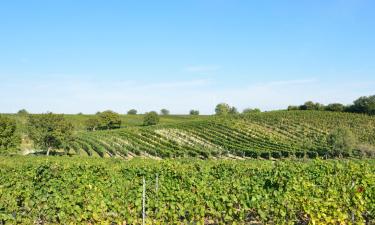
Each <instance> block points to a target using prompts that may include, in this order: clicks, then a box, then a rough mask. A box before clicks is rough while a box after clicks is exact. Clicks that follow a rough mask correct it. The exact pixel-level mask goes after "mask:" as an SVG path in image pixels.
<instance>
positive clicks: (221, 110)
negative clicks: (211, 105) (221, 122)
mask: <svg viewBox="0 0 375 225" xmlns="http://www.w3.org/2000/svg"><path fill="white" fill-rule="evenodd" d="M230 111H231V107H230V106H229V105H228V104H227V103H220V104H218V105H216V108H215V113H216V115H218V116H225V115H228V114H229V112H230Z"/></svg>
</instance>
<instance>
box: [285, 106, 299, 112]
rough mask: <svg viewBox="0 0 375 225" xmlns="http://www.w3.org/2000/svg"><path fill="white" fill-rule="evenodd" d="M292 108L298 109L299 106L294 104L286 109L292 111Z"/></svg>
mask: <svg viewBox="0 0 375 225" xmlns="http://www.w3.org/2000/svg"><path fill="white" fill-rule="evenodd" d="M292 110H299V106H296V105H290V106H288V111H292Z"/></svg>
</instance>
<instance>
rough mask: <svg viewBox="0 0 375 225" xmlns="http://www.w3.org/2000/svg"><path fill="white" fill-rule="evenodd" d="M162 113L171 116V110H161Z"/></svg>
mask: <svg viewBox="0 0 375 225" xmlns="http://www.w3.org/2000/svg"><path fill="white" fill-rule="evenodd" d="M160 113H161V114H162V115H164V116H166V115H169V110H168V109H161V110H160Z"/></svg>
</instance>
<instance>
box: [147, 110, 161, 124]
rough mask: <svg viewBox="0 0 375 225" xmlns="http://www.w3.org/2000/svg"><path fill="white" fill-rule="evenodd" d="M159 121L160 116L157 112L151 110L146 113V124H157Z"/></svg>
mask: <svg viewBox="0 0 375 225" xmlns="http://www.w3.org/2000/svg"><path fill="white" fill-rule="evenodd" d="M158 123H159V116H158V114H157V113H156V112H154V111H151V112H148V113H146V114H145V116H144V119H143V125H144V126H150V125H156V124H158Z"/></svg>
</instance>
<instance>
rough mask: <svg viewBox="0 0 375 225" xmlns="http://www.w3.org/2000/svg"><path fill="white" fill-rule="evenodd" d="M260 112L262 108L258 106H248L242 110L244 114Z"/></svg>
mask: <svg viewBox="0 0 375 225" xmlns="http://www.w3.org/2000/svg"><path fill="white" fill-rule="evenodd" d="M259 112H260V109H258V108H255V109H251V108H247V109H244V110H243V111H242V114H250V113H259Z"/></svg>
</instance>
